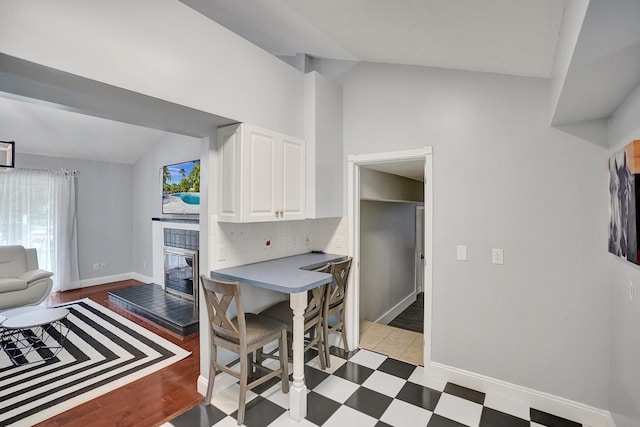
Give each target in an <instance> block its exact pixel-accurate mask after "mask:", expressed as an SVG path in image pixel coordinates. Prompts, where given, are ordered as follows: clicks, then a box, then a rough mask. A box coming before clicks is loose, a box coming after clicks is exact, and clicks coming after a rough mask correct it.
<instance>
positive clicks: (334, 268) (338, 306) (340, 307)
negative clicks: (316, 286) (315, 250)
mask: <svg viewBox="0 0 640 427" xmlns="http://www.w3.org/2000/svg"><path fill="white" fill-rule="evenodd" d="M351 261H352V258H350V257H349V258H347V259H346V260H344V261H339V262H330V263H329V272H330V273H331V274H333V284H331V285H330V286H327V290H326V294H325V298H324V310H323V311H324V312H323V314H322V329H323V341H324V352H325V360H326V362H327V366H328V367H331V359H330V355H329V335H330V334H331V333H332V332H336V331H341V333H342V342H343V344H344V348H345V350H347V349H348V348H349V346H348V345H347V332H346V330H345V328H344V315H345V309H344V298H345V295H346V293H347V281H348V279H349V271H350V270H351ZM335 313H339V320H338V321H337V322H335V323H334V324H333V325H331V324H330V322H329V321H330V320H331V319H330V317H331V315H333V314H335Z"/></svg>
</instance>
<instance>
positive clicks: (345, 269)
mask: <svg viewBox="0 0 640 427" xmlns="http://www.w3.org/2000/svg"><path fill="white" fill-rule="evenodd" d="M351 261H352V258H347V259H346V260H344V261H339V262H332V263H330V272H331V274H333V280H334V283H333V285H332V286H331V287H330V288H329V290H328V291H327V294H328V301H327V303H328V305H329V307H331V306H333V305H336V304H340V303H341V302H343V301H344V296H345V294H346V292H347V280H348V279H349V271H350V269H351Z"/></svg>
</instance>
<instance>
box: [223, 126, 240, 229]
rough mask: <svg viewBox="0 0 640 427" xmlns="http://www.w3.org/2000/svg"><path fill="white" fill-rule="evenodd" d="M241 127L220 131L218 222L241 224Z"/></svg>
mask: <svg viewBox="0 0 640 427" xmlns="http://www.w3.org/2000/svg"><path fill="white" fill-rule="evenodd" d="M238 127H239V125H234V126H226V127H224V128H220V129H219V130H218V144H219V149H218V157H219V158H218V221H222V222H240V221H242V217H241V212H240V170H241V163H240V155H241V144H242V141H241V137H242V136H241V132H240V130H239V129H238Z"/></svg>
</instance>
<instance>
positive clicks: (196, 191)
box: [162, 160, 200, 215]
mask: <svg viewBox="0 0 640 427" xmlns="http://www.w3.org/2000/svg"><path fill="white" fill-rule="evenodd" d="M199 212H200V160H192V161H189V162H183V163H176V164H173V165H167V166H163V167H162V213H163V214H183V215H184V214H186V215H197V214H198V213H199Z"/></svg>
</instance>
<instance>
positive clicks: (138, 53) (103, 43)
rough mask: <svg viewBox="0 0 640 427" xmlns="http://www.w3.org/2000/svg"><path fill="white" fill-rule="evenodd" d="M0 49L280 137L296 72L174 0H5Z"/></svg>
mask: <svg viewBox="0 0 640 427" xmlns="http://www.w3.org/2000/svg"><path fill="white" fill-rule="evenodd" d="M0 52H2V53H4V54H7V55H11V56H15V57H17V58H21V59H24V60H27V61H31V62H35V63H37V64H42V65H45V66H48V67H51V68H54V69H57V70H61V71H64V72H67V73H71V74H75V75H78V76H81V77H86V78H89V79H92V80H96V81H98V82H103V83H107V84H110V85H113V86H116V87H120V88H124V89H128V90H131V91H134V92H138V93H141V94H144V95H149V96H152V97H155V98H158V99H162V100H166V101H170V102H174V103H176V104H179V105H184V106H186V107H190V108H194V109H196V110H201V111H205V112H208V113H212V114H216V115H219V116H222V117H227V118H231V119H234V120H237V121H243V122H249V123H253V124H256V125H260V126H264V127H266V128H270V129H273V130H276V131H280V132H283V133H286V134H289V135H293V136H297V137H303V135H304V99H303V93H304V87H303V86H304V85H303V75H302V73H300V72H299V71H297V70H295V69H294V68H293V67H291V66H290V65H288V64H285V63H284V62H283V61H281V60H279V59H277V58H275V57H274V56H272V55H270V54H268V53H267V52H265V51H263V50H262V49H260V48H258V47H257V46H255V45H253V44H251V43H249V42H248V41H246V40H245V39H243V38H241V37H240V36H237V35H236V34H233V33H232V32H231V31H229V30H227V29H226V28H224V27H222V26H221V25H218V24H216V23H214V22H213V21H211V20H210V19H208V18H206V17H204V16H203V15H201V14H200V13H198V12H196V11H195V10H193V9H191V8H189V7H188V6H186V5H184V4H182V3H180V2H178V1H175V0H138V1H135V2H131V1H127V0H114V1H109V2H95V1H91V2H87V1H82V0H55V1H51V2H44V3H43V2H40V1H35V0H26V1H25V0H8V1H4V2H1V3H0Z"/></svg>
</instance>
